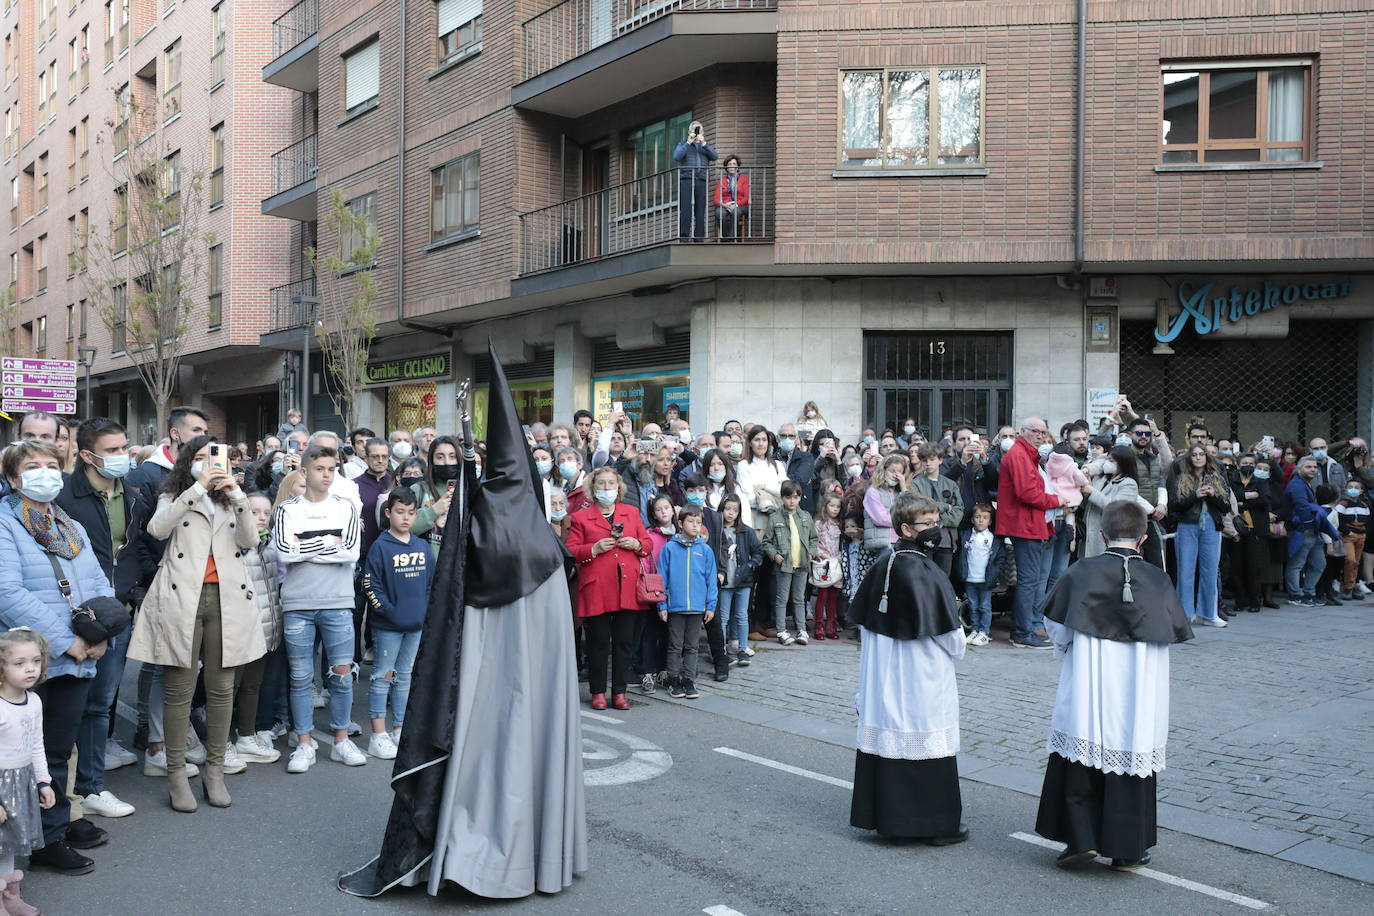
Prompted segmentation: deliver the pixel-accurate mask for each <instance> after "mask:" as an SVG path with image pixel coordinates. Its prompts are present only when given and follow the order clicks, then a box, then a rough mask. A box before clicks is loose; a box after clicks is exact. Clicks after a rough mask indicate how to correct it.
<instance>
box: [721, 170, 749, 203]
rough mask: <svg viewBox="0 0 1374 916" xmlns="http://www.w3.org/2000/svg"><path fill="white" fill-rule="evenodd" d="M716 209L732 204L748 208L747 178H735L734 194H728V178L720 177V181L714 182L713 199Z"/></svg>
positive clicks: (742, 176) (740, 176) (726, 176)
mask: <svg viewBox="0 0 1374 916" xmlns="http://www.w3.org/2000/svg"><path fill="white" fill-rule="evenodd" d="M713 202H714V203H715V205H716V206H717V207H723V206H725V205H726V204H727V203H734V204H736V205H737V206H740V207H747V206H749V176H748V175H737V176H735V192H734V193H733V194H731V193H730V176H729V175H722V176H721V179H720V181H718V182H716V195H715V198H714V201H713Z"/></svg>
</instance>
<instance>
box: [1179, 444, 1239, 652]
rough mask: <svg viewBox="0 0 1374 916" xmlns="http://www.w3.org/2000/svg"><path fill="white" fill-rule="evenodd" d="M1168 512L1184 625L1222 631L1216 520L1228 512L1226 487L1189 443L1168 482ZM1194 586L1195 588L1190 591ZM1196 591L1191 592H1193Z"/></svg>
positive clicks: (1217, 469) (1214, 468) (1216, 467)
mask: <svg viewBox="0 0 1374 916" xmlns="http://www.w3.org/2000/svg"><path fill="white" fill-rule="evenodd" d="M1168 490H1169V514H1170V515H1172V516H1173V519H1174V521H1175V522H1176V523H1177V525H1178V528H1177V535H1176V538H1177V543H1176V549H1177V552H1178V598H1179V600H1180V601H1182V602H1183V609H1184V612H1185V613H1186V614H1187V617H1188V622H1189V623H1200V624H1202V625H1204V626H1209V627H1224V626H1226V621H1225V620H1222V619H1221V618H1220V617H1219V616H1217V572H1218V570H1219V569H1220V566H1221V522H1222V517H1223V516H1225V515H1226V513H1227V512H1229V511H1230V510H1231V488H1230V486H1229V485H1228V484H1227V483H1226V476H1225V475H1224V474H1223V473H1222V471H1221V467H1220V466H1219V465H1218V464H1217V463H1216V460H1215V459H1213V458H1209V457H1208V456H1207V448H1206V446H1203V445H1194V446H1193V447H1192V448H1190V449H1188V454H1187V457H1186V458H1185V459H1184V464H1183V466H1182V467H1181V468H1180V469H1179V472H1178V473H1177V474H1175V475H1173V476H1172V477H1170V478H1169V483H1168ZM1195 586H1196V587H1195ZM1195 592H1196V594H1195Z"/></svg>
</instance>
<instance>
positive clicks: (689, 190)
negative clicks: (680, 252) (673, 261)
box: [673, 121, 720, 242]
mask: <svg viewBox="0 0 1374 916" xmlns="http://www.w3.org/2000/svg"><path fill="white" fill-rule="evenodd" d="M719 158H720V156H719V155H718V154H717V153H716V150H715V147H713V146H712V145H711V144H709V143H707V142H706V131H704V130H703V129H702V127H701V122H700V121H693V122H692V124H691V126H690V127H688V128H687V137H686V139H684V140H682V141H681V142H680V143H678V145H677V149H675V150H673V161H674V162H676V163H677V164H678V203H677V212H678V233H677V234H678V236H679V237H680V240H681V241H684V242H685V241H687V240H688V239H689V238H691V239H693V240H695V241H698V242H700V241H704V240H705V238H706V170H707V169H708V168H709V167H710V165H711V163H712V162H715V161H716V160H717V159H719Z"/></svg>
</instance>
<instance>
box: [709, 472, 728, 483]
mask: <svg viewBox="0 0 1374 916" xmlns="http://www.w3.org/2000/svg"><path fill="white" fill-rule="evenodd" d="M706 476H707V477H710V478H711V482H712V483H720V482H721V481H722V480H724V479H725V472H724V471H712V472H711V473H709V474H707V475H706Z"/></svg>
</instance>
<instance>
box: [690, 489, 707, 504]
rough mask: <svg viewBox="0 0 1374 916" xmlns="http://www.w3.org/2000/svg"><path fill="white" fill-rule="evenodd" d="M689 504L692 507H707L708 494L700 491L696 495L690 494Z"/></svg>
mask: <svg viewBox="0 0 1374 916" xmlns="http://www.w3.org/2000/svg"><path fill="white" fill-rule="evenodd" d="M687 503H688V505H692V506H704V505H706V494H705V493H702V492H699V491H698V492H696V493H688V494H687Z"/></svg>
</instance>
